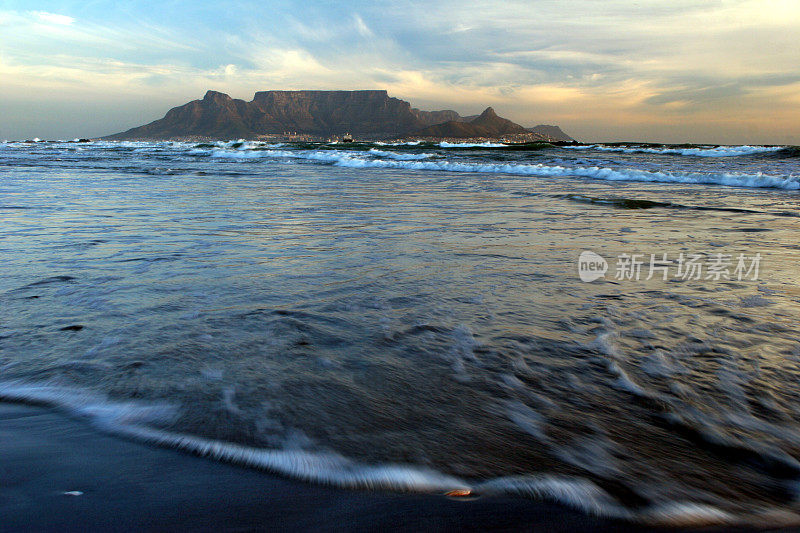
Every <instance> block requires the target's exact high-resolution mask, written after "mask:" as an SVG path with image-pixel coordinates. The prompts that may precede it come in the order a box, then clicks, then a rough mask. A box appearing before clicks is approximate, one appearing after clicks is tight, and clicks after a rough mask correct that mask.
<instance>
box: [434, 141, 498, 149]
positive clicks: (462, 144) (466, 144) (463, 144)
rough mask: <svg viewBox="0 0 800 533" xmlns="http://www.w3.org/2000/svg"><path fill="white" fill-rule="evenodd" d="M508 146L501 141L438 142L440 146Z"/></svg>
mask: <svg viewBox="0 0 800 533" xmlns="http://www.w3.org/2000/svg"><path fill="white" fill-rule="evenodd" d="M503 146H508V145H507V144H502V143H492V142H482V143H451V142H447V141H442V142H440V143H439V147H440V148H502V147H503Z"/></svg>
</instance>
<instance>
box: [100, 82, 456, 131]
mask: <svg viewBox="0 0 800 533" xmlns="http://www.w3.org/2000/svg"><path fill="white" fill-rule="evenodd" d="M458 116H459V115H458V113H456V112H455V111H420V110H418V109H412V108H411V104H409V103H408V102H406V101H404V100H400V99H398V98H392V97H390V96H389V95H388V93H387V92H386V91H260V92H257V93H256V94H255V96H254V98H253V100H252V101H250V102H245V101H244V100H237V99H233V98H231V97H230V96H228V95H227V94H223V93H219V92H216V91H208V92H207V93H206V95H205V96H204V97H203V99H202V100H194V101H192V102H189V103H187V104H184V105H182V106H179V107H175V108H173V109H170V110H169V111H168V112H167V114H166V115H165V116H164V118H162V119H159V120H156V121H153V122H151V123H149V124H146V125H144V126H140V127H138V128H132V129H130V130H128V131H125V132H122V133H117V134H114V135H109V136H108V137H106V138H107V139H175V138H181V137H211V138H221V139H222V138H232V137H251V138H254V137H257V136H259V135H266V134H283V133H287V132H292V133H300V134H308V135H314V136H330V135H341V134H343V133H352V134H353V135H355V136H361V137H373V138H381V137H393V136H398V135H403V134H405V133H408V132H410V131H414V130H417V129H420V128H423V127H425V126H428V125H430V124H434V123H436V122H440V121H444V120H448V119H451V118H457V117H458Z"/></svg>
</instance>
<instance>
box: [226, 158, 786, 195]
mask: <svg viewBox="0 0 800 533" xmlns="http://www.w3.org/2000/svg"><path fill="white" fill-rule="evenodd" d="M234 153H241V152H234ZM243 153H249V152H243ZM253 153H256V154H261V155H263V156H265V157H267V156H268V157H272V158H276V159H281V158H293V159H307V160H313V161H324V162H329V163H332V164H335V165H337V166H342V167H350V168H394V169H407V170H433V171H446V172H476V173H492V174H513V175H521V176H534V177H541V178H555V177H579V178H590V179H599V180H606V181H643V182H660V183H687V184H708V185H725V186H729V187H747V188H774V189H785V190H798V189H800V176H794V175H790V176H770V175H767V174H761V173H757V174H744V173H736V172H716V173H701V172H675V173H668V172H650V171H646V170H636V169H624V168H622V169H614V168H607V167H597V166H592V167H581V166H575V167H569V166H560V165H543V164H536V165H531V164H524V163H474V162H455V161H447V160H438V161H396V160H387V159H371V158H366V157H363V156H360V155H359V153H358V152H352V151H347V152H341V151H332V150H328V151H313V150H309V151H305V150H298V151H289V150H262V151H258V152H253ZM218 157H231V156H229V155H218ZM234 157H235V156H234Z"/></svg>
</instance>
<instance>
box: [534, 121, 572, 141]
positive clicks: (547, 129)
mask: <svg viewBox="0 0 800 533" xmlns="http://www.w3.org/2000/svg"><path fill="white" fill-rule="evenodd" d="M528 131H529V132H531V133H538V134H540V135H543V136H545V137H549V138H550V139H552V140H554V141H564V142H574V141H575V139H573V138H572V137H570V136H569V135H567V134H566V133H564V132H563V131H561V128H559V127H558V126H549V125H547V124H539V125H538V126H534V127H532V128H528Z"/></svg>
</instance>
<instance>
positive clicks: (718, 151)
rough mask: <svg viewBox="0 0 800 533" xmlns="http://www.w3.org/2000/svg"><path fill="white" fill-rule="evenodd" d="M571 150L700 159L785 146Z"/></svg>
mask: <svg viewBox="0 0 800 533" xmlns="http://www.w3.org/2000/svg"><path fill="white" fill-rule="evenodd" d="M562 148H565V149H569V150H598V151H601V152H621V153H626V154H636V153H638V154H667V155H691V156H698V157H735V156H742V155H753V154H763V153H770V152H779V151H781V150H784V149H785V148H786V147H784V146H750V145H742V146H714V147H711V146H709V147H691V148H667V147H664V148H653V147H648V146H607V145H603V144H588V145H580V146H562Z"/></svg>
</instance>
